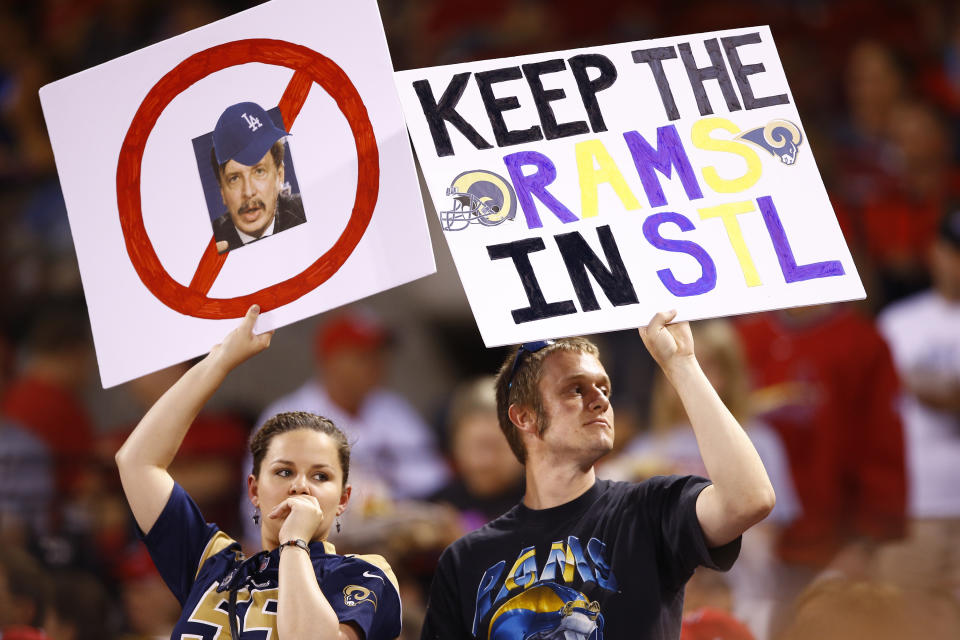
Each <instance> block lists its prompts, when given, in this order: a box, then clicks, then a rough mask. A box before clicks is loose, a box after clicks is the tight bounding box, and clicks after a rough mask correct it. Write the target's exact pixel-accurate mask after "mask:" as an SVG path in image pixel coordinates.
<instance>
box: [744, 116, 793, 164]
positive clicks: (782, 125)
mask: <svg viewBox="0 0 960 640" xmlns="http://www.w3.org/2000/svg"><path fill="white" fill-rule="evenodd" d="M737 139H738V140H741V139H742V140H746V141H747V142H751V143H753V144H755V145H757V146H758V147H760V148H761V149H765V150H766V151H768V152H770V154H771V155H775V156H777V157H778V158H780V162H782V163H783V164H787V165H792V164H793V163H794V162H796V161H797V148H798V147H799V146H800V144H801V143H802V142H803V134H802V133H800V127H798V126H797V125H795V124H793V123H792V122H790V121H789V120H771V121H770V122H768V123H767V126H765V127H757V128H756V129H751V130H750V131H744V132H743V133H741V134H740V135H738V136H737Z"/></svg>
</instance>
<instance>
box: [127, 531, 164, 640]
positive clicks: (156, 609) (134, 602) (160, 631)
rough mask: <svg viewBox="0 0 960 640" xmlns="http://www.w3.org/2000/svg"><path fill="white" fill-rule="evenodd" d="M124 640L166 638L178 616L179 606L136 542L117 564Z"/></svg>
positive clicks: (143, 548)
mask: <svg viewBox="0 0 960 640" xmlns="http://www.w3.org/2000/svg"><path fill="white" fill-rule="evenodd" d="M116 577H117V579H118V580H119V583H120V602H121V604H122V605H123V617H124V631H125V633H124V634H123V638H124V639H125V640H147V639H148V638H150V639H152V638H168V637H170V634H171V632H172V631H173V627H174V625H176V624H177V619H178V618H179V617H180V603H179V602H177V599H176V597H174V595H173V593H171V592H170V589H168V588H167V585H166V584H165V583H164V582H163V578H161V577H160V573H159V572H158V571H157V568H156V567H155V566H154V564H153V560H151V559H150V553H149V552H148V551H147V548H146V547H145V546H143V545H142V544H140V543H139V542H138V543H136V544H134V545H132V546H131V547H130V548H128V549H127V551H126V552H125V553H123V555H122V558H121V560H120V562H118V563H117V572H116Z"/></svg>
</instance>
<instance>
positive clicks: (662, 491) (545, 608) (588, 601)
mask: <svg viewBox="0 0 960 640" xmlns="http://www.w3.org/2000/svg"><path fill="white" fill-rule="evenodd" d="M708 484H709V481H707V480H706V479H704V478H699V477H696V476H684V477H680V476H669V477H656V478H651V479H650V480H647V481H645V482H641V483H639V484H636V483H626V482H611V481H608V480H598V481H597V482H596V483H595V484H594V486H593V487H592V488H591V489H590V490H589V491H587V492H586V493H584V494H583V495H582V496H580V497H579V498H577V499H575V500H573V501H571V502H568V503H566V504H563V505H560V506H558V507H553V508H551V509H541V510H533V509H529V508H527V507H525V506H524V505H523V504H522V503H521V504H519V505H517V506H515V507H514V508H513V509H511V510H510V511H508V512H507V513H505V514H504V515H503V516H501V517H499V518H497V519H496V520H494V521H493V522H491V523H490V524H488V525H486V526H484V527H483V528H481V529H478V530H477V531H474V532H473V533H471V534H468V535H467V536H465V537H463V538H461V539H460V540H457V541H456V542H455V543H453V544H452V545H450V547H448V548H447V550H446V551H444V553H443V555H442V556H441V558H440V565H439V567H438V568H437V573H436V576H435V577H434V580H433V585H432V587H431V591H430V602H429V605H428V608H427V616H426V620H425V621H424V626H423V635H422V636H421V638H422V640H458V639H467V638H479V639H484V640H488V639H489V640H507V639H509V640H534V639H548V638H564V639H569V638H578V639H582V640H603V638H607V640H621V639H623V638H631V639H632V638H637V639H643V640H661V639H663V640H668V639H669V640H676V638H678V637H679V635H680V614H681V610H682V608H683V586H684V584H685V583H686V582H687V580H688V579H689V578H690V576H691V575H692V574H693V570H694V569H695V568H696V567H697V566H698V565H704V566H707V567H710V568H713V569H719V570H723V571H725V570H727V569H729V568H730V567H731V566H732V565H733V562H734V560H736V558H737V555H738V554H739V552H740V539H739V538H738V539H737V540H735V541H733V542H731V543H730V544H727V545H725V546H723V547H719V548H717V549H708V548H707V546H706V541H705V539H704V537H703V531H702V530H701V529H700V523H699V521H698V520H697V513H696V502H697V496H698V495H699V494H700V491H702V490H703V489H704V488H705V487H706V486H707V485H708Z"/></svg>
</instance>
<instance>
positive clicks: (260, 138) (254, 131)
mask: <svg viewBox="0 0 960 640" xmlns="http://www.w3.org/2000/svg"><path fill="white" fill-rule="evenodd" d="M288 135H290V134H289V133H287V132H286V131H284V130H283V129H281V128H279V127H277V126H276V125H275V124H274V123H273V120H272V119H271V118H270V116H269V114H267V112H266V111H264V110H263V108H262V107H260V105H258V104H255V103H253V102H241V103H239V104H235V105H232V106H229V107H227V109H226V110H225V111H224V112H223V114H222V115H221V116H220V119H219V120H217V126H216V127H214V129H213V149H212V150H211V153H210V162H211V164H212V165H213V172H214V174H215V175H216V176H217V183H218V184H219V185H220V196H221V197H222V198H223V204H225V205H226V207H227V211H226V212H225V213H224V214H223V215H221V216H220V217H219V218H217V219H216V220H214V221H213V236H214V238H215V239H216V242H217V251H218V252H219V253H223V252H225V251H229V250H231V249H236V248H238V247H242V246H244V245H245V244H249V243H251V242H253V241H255V240H259V239H261V238H264V237H266V236H269V235H272V234H274V233H279V232H280V231H284V230H286V229H289V228H290V227H294V226H296V225H298V224H301V223H303V222H306V221H307V219H306V216H305V215H304V213H303V204H302V203H301V201H300V196H299V195H292V194H290V193H289V192H288V191H289V190H286V191H285V190H284V174H283V157H284V154H285V151H286V145H285V143H284V141H283V138H284V136H288Z"/></svg>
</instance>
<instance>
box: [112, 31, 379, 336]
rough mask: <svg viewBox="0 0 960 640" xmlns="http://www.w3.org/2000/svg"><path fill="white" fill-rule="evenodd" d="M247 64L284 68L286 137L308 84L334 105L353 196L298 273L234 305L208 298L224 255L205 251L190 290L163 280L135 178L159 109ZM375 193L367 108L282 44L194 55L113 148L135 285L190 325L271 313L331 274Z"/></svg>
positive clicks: (344, 85) (328, 73) (311, 58)
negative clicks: (352, 148) (350, 144)
mask: <svg viewBox="0 0 960 640" xmlns="http://www.w3.org/2000/svg"><path fill="white" fill-rule="evenodd" d="M250 62H261V63H264V64H270V65H276V66H282V67H287V68H290V69H293V70H294V74H293V77H292V78H291V80H290V83H289V84H288V85H287V88H286V90H285V91H284V93H283V97H281V99H280V104H279V107H280V113H281V114H282V115H283V123H284V125H285V126H286V128H287V130H288V131H289V130H290V127H291V126H292V125H293V122H294V120H295V119H296V117H297V115H298V114H299V112H300V109H301V108H302V107H303V103H304V102H305V101H306V99H307V95H308V94H309V92H310V89H311V87H312V86H313V83H316V84H318V85H320V86H321V87H322V88H323V89H324V90H325V91H326V92H327V93H328V94H329V95H330V97H332V98H333V99H334V101H335V102H336V103H337V106H338V107H339V108H340V111H341V112H342V113H343V115H344V116H345V117H346V119H347V123H348V124H349V125H350V130H351V132H352V133H353V138H354V142H355V143H356V146H357V195H356V198H355V200H354V204H353V211H352V213H351V214H350V220H349V221H348V222H347V226H346V228H345V229H344V230H343V233H341V234H340V237H339V238H338V239H337V241H336V242H335V243H334V245H333V246H332V247H331V248H330V249H329V250H328V251H327V252H326V253H324V254H323V255H321V256H320V257H319V258H318V259H317V261H316V262H314V263H313V264H311V265H310V266H309V267H307V268H306V269H305V270H303V271H302V272H301V273H299V274H297V275H295V276H293V277H291V278H288V279H287V280H284V281H282V282H278V283H277V284H274V285H271V286H269V287H266V288H264V289H261V290H259V291H256V292H254V293H250V294H247V295H244V296H238V297H236V298H208V297H207V295H206V294H207V292H208V291H209V290H210V287H211V286H213V282H214V281H215V280H216V277H217V274H219V272H220V269H221V267H222V266H223V263H224V261H226V259H227V256H228V255H229V253H224V254H218V253H217V250H216V243H215V241H214V240H213V239H212V238H211V240H210V244H209V245H207V249H206V251H205V252H204V254H203V257H202V258H201V260H200V263H199V264H198V265H197V270H196V273H195V274H194V276H193V280H192V281H191V282H190V286H188V287H185V286H183V285H182V284H180V283H179V282H177V281H176V280H174V279H173V278H171V277H170V274H168V273H167V271H166V269H164V267H163V265H162V264H161V263H160V260H159V258H157V252H156V251H155V250H154V248H153V244H152V243H151V242H150V238H149V237H148V236H147V231H146V228H145V227H144V225H143V209H142V206H141V201H140V171H141V163H142V160H143V152H144V149H145V147H146V144H147V138H148V137H149V136H150V132H151V131H153V128H154V126H156V124H157V119H158V118H159V117H160V114H161V113H163V110H164V109H166V107H167V105H169V104H170V102H171V101H172V100H173V99H174V98H175V97H176V96H178V95H179V94H180V93H182V92H183V91H184V90H186V89H187V88H188V87H190V86H191V85H193V84H194V83H195V82H197V81H199V80H202V79H203V78H205V77H206V76H208V75H210V74H212V73H215V72H217V71H221V70H223V69H226V68H227V67H233V66H236V65H241V64H247V63H250ZM379 189H380V156H379V152H378V151H377V140H376V138H375V137H374V135H373V126H372V125H371V124H370V118H369V117H368V115H367V109H366V107H365V106H364V104H363V100H362V99H361V98H360V94H359V93H358V92H357V89H356V87H354V86H353V83H352V82H350V78H348V77H347V74H346V73H344V72H343V70H342V69H341V68H340V67H339V66H337V64H336V63H334V62H333V61H332V60H330V59H329V58H327V57H326V56H323V55H321V54H319V53H317V52H316V51H313V50H311V49H308V48H306V47H304V46H301V45H297V44H293V43H290V42H284V41H282V40H267V39H249V40H237V41H235V42H227V43H225V44H221V45H217V46H215V47H211V48H209V49H206V50H204V51H200V52H199V53H196V54H194V55H192V56H190V57H189V58H187V59H186V60H184V61H183V62H181V63H180V64H178V65H177V66H176V67H174V68H173V69H172V70H171V71H170V72H169V73H167V74H166V75H165V76H163V77H162V78H161V79H160V81H159V82H157V83H156V84H155V85H154V86H153V88H152V89H150V91H149V93H147V96H146V97H145V98H144V99H143V102H142V103H141V104H140V108H139V109H137V113H136V114H135V115H134V117H133V122H131V123H130V128H129V129H128V130H127V135H126V138H124V141H123V146H122V147H121V149H120V158H119V162H118V165H117V208H118V209H119V212H120V226H121V228H122V230H123V237H124V240H125V241H126V245H127V254H128V255H129V256H130V261H131V262H132V263H133V267H134V269H136V271H137V275H138V276H140V280H141V281H142V282H143V284H144V285H145V286H146V287H147V289H149V290H150V292H151V293H152V294H153V295H154V296H156V297H157V299H158V300H160V301H161V302H163V303H164V304H165V305H167V306H168V307H170V308H171V309H173V310H174V311H179V312H180V313H182V314H185V315H188V316H193V317H196V318H209V319H226V318H240V317H242V316H243V315H244V314H245V313H246V312H247V309H248V308H249V307H250V305H252V304H254V303H256V304H259V305H260V309H261V311H263V312H266V311H270V310H271V309H276V308H277V307H280V306H283V305H285V304H288V303H290V302H292V301H294V300H296V299H297V298H300V297H301V296H303V295H305V294H307V293H309V292H310V291H313V290H314V289H315V288H317V287H318V286H320V285H321V284H322V283H324V282H326V281H327V280H328V279H329V278H330V277H331V276H332V275H333V274H335V273H336V272H337V271H338V270H339V269H340V267H341V266H343V263H344V262H346V261H347V258H349V257H350V254H351V253H352V252H353V250H354V249H355V248H356V246H357V244H358V243H359V242H360V238H362V237H363V234H364V232H365V231H366V230H367V226H368V225H369V224H370V218H371V217H372V216H373V209H374V207H375V206H376V204H377V196H378V193H379Z"/></svg>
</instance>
